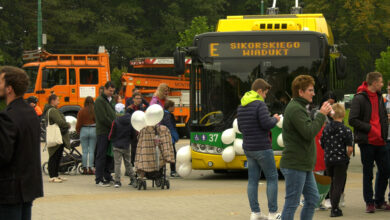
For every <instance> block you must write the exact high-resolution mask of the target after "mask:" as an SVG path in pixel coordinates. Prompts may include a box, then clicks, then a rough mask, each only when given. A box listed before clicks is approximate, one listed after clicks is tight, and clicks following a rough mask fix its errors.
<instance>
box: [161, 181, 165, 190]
mask: <svg viewBox="0 0 390 220" xmlns="http://www.w3.org/2000/svg"><path fill="white" fill-rule="evenodd" d="M164 188H165V181H164V180H163V181H162V183H161V189H164Z"/></svg>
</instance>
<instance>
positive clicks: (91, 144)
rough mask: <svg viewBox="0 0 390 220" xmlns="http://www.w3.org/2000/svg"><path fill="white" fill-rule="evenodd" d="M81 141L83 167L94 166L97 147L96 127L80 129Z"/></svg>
mask: <svg viewBox="0 0 390 220" xmlns="http://www.w3.org/2000/svg"><path fill="white" fill-rule="evenodd" d="M80 142H81V148H82V150H83V158H82V160H83V167H93V163H94V159H95V158H94V154H95V147H96V127H82V128H81V131H80ZM88 158H89V161H88Z"/></svg>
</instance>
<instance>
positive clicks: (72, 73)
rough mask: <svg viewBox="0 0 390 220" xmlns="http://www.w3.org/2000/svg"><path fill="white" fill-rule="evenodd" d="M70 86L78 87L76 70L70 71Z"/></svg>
mask: <svg viewBox="0 0 390 220" xmlns="http://www.w3.org/2000/svg"><path fill="white" fill-rule="evenodd" d="M69 85H76V70H75V69H69Z"/></svg>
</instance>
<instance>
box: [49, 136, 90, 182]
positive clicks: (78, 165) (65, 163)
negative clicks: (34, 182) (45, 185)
mask: <svg viewBox="0 0 390 220" xmlns="http://www.w3.org/2000/svg"><path fill="white" fill-rule="evenodd" d="M78 146H80V139H79V137H78V135H77V133H76V132H72V133H70V148H69V149H68V148H64V152H63V155H62V158H61V162H60V167H59V172H60V173H61V174H67V175H75V174H77V172H79V173H80V174H82V173H83V167H82V159H81V158H82V154H81V153H80V152H79V151H78V150H77V149H76V147H78ZM48 165H49V164H48V162H45V163H43V165H42V171H43V173H44V174H45V175H48V174H49V170H48Z"/></svg>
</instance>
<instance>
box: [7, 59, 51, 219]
mask: <svg viewBox="0 0 390 220" xmlns="http://www.w3.org/2000/svg"><path fill="white" fill-rule="evenodd" d="M28 80H29V79H28V76H27V74H26V73H25V72H24V71H23V70H22V69H19V68H16V67H9V66H5V67H3V68H1V69H0V98H5V101H6V104H7V108H6V109H5V111H3V112H1V113H0V188H1V190H0V191H1V193H0V219H11V220H12V219H31V206H32V203H33V201H34V200H35V199H36V198H38V197H42V196H43V184H42V173H41V155H40V136H39V131H40V126H39V119H38V116H37V114H36V113H35V111H34V109H33V108H31V107H30V106H29V105H28V104H27V103H26V102H24V100H23V95H24V93H25V92H26V90H27V87H28Z"/></svg>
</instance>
